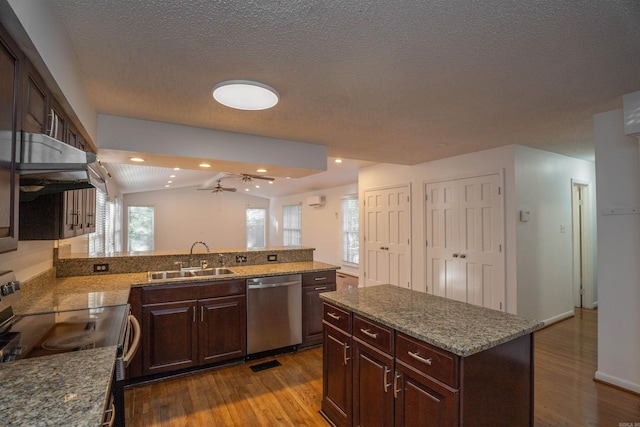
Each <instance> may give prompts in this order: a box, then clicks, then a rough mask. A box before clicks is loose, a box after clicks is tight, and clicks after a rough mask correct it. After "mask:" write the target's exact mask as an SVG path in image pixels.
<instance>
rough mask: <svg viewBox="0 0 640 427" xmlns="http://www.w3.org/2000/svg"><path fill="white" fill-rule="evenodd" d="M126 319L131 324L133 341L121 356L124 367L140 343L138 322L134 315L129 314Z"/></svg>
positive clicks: (127, 364)
mask: <svg viewBox="0 0 640 427" xmlns="http://www.w3.org/2000/svg"><path fill="white" fill-rule="evenodd" d="M127 320H128V322H129V325H130V326H131V329H133V341H132V342H131V345H130V346H129V351H127V354H125V355H124V356H123V357H122V361H123V362H124V365H125V367H127V366H129V363H130V362H131V359H133V356H134V355H135V354H136V351H137V350H138V346H139V345H140V322H138V319H136V317H135V316H134V315H132V314H130V315H129V317H128V319H127Z"/></svg>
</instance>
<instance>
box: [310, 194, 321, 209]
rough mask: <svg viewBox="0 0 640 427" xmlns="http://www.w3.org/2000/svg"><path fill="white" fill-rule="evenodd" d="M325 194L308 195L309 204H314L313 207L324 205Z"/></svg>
mask: <svg viewBox="0 0 640 427" xmlns="http://www.w3.org/2000/svg"><path fill="white" fill-rule="evenodd" d="M324 201H325V199H324V196H310V197H307V206H313V207H318V206H324Z"/></svg>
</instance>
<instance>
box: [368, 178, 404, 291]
mask: <svg viewBox="0 0 640 427" xmlns="http://www.w3.org/2000/svg"><path fill="white" fill-rule="evenodd" d="M364 211H365V224H364V233H365V234H364V241H365V258H364V261H365V286H372V285H380V284H387V283H388V284H392V285H395V286H400V287H403V288H411V194H410V187H409V186H408V185H406V186H400V187H393V188H388V189H383V190H368V191H365V193H364Z"/></svg>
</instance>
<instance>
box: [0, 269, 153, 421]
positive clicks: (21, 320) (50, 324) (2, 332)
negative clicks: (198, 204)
mask: <svg viewBox="0 0 640 427" xmlns="http://www.w3.org/2000/svg"><path fill="white" fill-rule="evenodd" d="M20 298H21V287H20V283H19V282H17V281H16V280H15V275H14V274H13V272H0V363H7V362H12V361H14V360H18V359H28V358H33V357H42V356H49V355H53V354H59V353H66V352H72V351H82V350H88V349H93V348H99V347H108V346H117V357H116V366H115V369H114V381H113V387H112V388H113V390H112V392H113V395H114V405H115V407H116V420H115V421H116V425H124V417H123V414H124V368H125V367H126V364H127V363H128V361H129V360H130V359H131V357H133V353H135V350H136V347H137V345H138V342H139V332H140V331H139V325H138V323H137V321H136V320H135V318H133V319H132V316H130V315H129V305H128V304H125V305H117V306H109V307H99V308H87V309H81V310H69V311H55V312H47V313H37V314H27V315H16V314H15V313H14V311H13V305H14V304H16V303H17V302H18V301H19V299H20ZM132 330H133V332H134V335H135V336H136V337H135V338H132V337H130V332H131V331H132ZM130 341H133V344H132V345H131V348H127V347H128V344H129V342H130Z"/></svg>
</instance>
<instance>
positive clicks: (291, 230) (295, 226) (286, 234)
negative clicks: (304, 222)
mask: <svg viewBox="0 0 640 427" xmlns="http://www.w3.org/2000/svg"><path fill="white" fill-rule="evenodd" d="M301 215H302V207H301V206H300V205H285V206H283V207H282V245H283V246H300V245H301V244H302V226H301V219H300V218H301Z"/></svg>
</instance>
